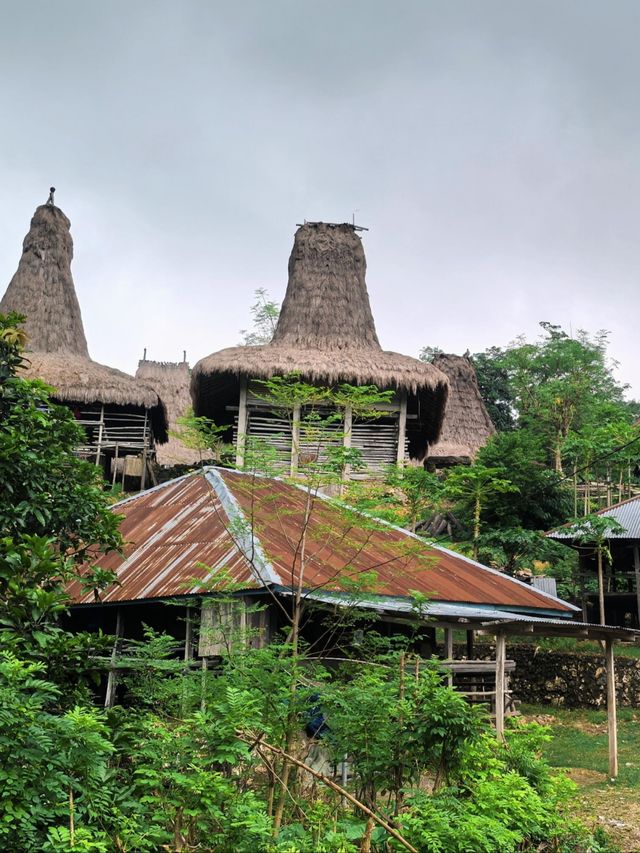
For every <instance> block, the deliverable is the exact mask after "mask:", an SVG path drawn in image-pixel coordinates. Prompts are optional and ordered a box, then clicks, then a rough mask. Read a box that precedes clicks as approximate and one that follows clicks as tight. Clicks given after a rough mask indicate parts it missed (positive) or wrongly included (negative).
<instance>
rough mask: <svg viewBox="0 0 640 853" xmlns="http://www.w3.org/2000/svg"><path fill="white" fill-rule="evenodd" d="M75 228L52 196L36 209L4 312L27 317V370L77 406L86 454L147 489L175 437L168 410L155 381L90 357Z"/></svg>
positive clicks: (0, 304) (1, 303)
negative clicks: (163, 448)
mask: <svg viewBox="0 0 640 853" xmlns="http://www.w3.org/2000/svg"><path fill="white" fill-rule="evenodd" d="M70 227H71V223H70V222H69V220H68V219H67V217H66V216H65V215H64V213H63V212H62V211H61V210H60V208H59V207H56V206H55V205H54V204H53V198H52V196H50V200H49V202H48V203H47V204H43V205H41V206H40V207H38V208H37V209H36V212H35V214H34V216H33V219H32V220H31V227H30V229H29V233H28V234H27V236H26V237H25V239H24V243H23V248H22V257H21V258H20V262H19V264H18V269H17V271H16V273H15V275H14V276H13V278H12V279H11V281H10V283H9V286H8V288H7V290H6V293H5V294H4V296H3V297H2V300H0V312H2V313H10V312H12V311H15V312H17V313H19V314H24V315H25V316H26V318H27V319H26V324H25V330H26V333H27V336H28V338H27V351H26V353H25V355H26V358H27V365H26V368H25V371H24V372H25V374H26V375H27V376H28V377H31V378H38V379H42V380H43V381H45V382H46V383H47V384H48V385H51V386H52V387H53V388H54V394H53V395H52V396H53V399H54V400H56V401H58V402H60V403H63V404H64V405H66V406H68V407H69V408H71V409H72V410H73V412H74V414H75V417H76V419H77V420H78V421H79V422H80V423H81V424H82V425H83V427H84V429H85V434H86V442H85V444H84V445H83V446H82V447H79V448H78V453H79V454H80V455H82V456H84V457H86V458H88V459H91V460H92V461H95V463H96V464H98V465H101V466H102V467H103V469H104V472H105V476H106V477H107V478H109V479H113V480H115V477H116V474H117V473H121V474H122V477H123V481H124V476H125V475H130V476H133V477H135V478H136V479H138V480H139V481H140V483H141V486H142V488H144V484H145V480H146V476H147V468H148V461H149V460H150V459H151V458H152V457H153V454H154V453H155V446H156V444H157V443H162V442H165V441H166V440H167V420H166V412H165V409H164V406H163V404H162V402H161V400H160V398H159V397H158V395H157V393H156V392H155V391H154V390H153V388H152V387H150V386H149V385H148V384H145V383H144V382H140V381H138V380H136V379H134V378H133V376H129V375H128V374H126V373H122V372H121V371H120V370H115V369H113V368H111V367H105V366H104V365H102V364H98V363H97V362H95V361H92V360H91V358H90V357H89V350H88V347H87V339H86V337H85V333H84V327H83V324H82V315H81V313H80V305H79V303H78V297H77V296H76V291H75V286H74V283H73V277H72V275H71V260H72V258H73V240H72V238H71V233H70Z"/></svg>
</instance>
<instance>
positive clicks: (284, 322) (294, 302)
mask: <svg viewBox="0 0 640 853" xmlns="http://www.w3.org/2000/svg"><path fill="white" fill-rule="evenodd" d="M366 269H367V262H366V258H365V254H364V249H363V246H362V241H361V240H360V238H359V237H358V235H357V234H356V232H355V230H354V228H353V226H352V225H348V224H344V225H330V224H328V223H326V222H308V223H305V224H304V225H302V226H301V227H300V228H298V230H297V231H296V234H295V237H294V241H293V249H292V250H291V255H290V257H289V281H288V284H287V292H286V294H285V297H284V302H283V303H282V309H281V311H280V316H279V318H278V324H277V326H276V330H275V332H274V335H273V340H272V343H273V344H274V345H275V346H283V347H300V348H302V349H305V348H315V349H339V350H342V349H351V348H356V349H360V348H363V347H364V348H367V349H378V350H380V349H381V347H380V342H379V341H378V335H377V333H376V327H375V323H374V321H373V314H372V313H371V305H370V304H369V294H368V293H367V286H366V283H365V273H366Z"/></svg>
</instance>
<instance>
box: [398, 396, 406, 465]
mask: <svg viewBox="0 0 640 853" xmlns="http://www.w3.org/2000/svg"><path fill="white" fill-rule="evenodd" d="M406 438H407V392H406V391H402V392H401V393H400V411H399V413H398V448H397V455H396V461H397V464H398V467H399V468H402V466H403V465H404V445H405V441H406Z"/></svg>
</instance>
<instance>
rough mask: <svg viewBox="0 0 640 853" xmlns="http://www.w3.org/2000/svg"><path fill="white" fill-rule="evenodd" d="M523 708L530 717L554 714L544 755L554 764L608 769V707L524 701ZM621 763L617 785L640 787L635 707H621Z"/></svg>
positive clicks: (639, 738) (600, 770)
mask: <svg viewBox="0 0 640 853" xmlns="http://www.w3.org/2000/svg"><path fill="white" fill-rule="evenodd" d="M520 710H521V712H522V714H524V715H525V716H527V717H531V716H534V717H541V716H547V715H553V717H554V721H553V722H552V723H551V734H552V735H553V740H552V741H551V742H550V743H548V744H547V745H546V746H545V749H544V756H545V758H546V759H547V761H548V762H549V763H550V764H551V765H552V766H553V767H564V768H569V767H579V768H583V769H585V770H594V771H596V772H598V773H603V774H606V773H607V772H608V755H609V753H608V741H607V715H606V712H605V711H588V710H579V711H567V710H561V709H558V708H552V707H549V706H547V705H522V707H521V709H520ZM618 763H619V776H618V781H617V783H616V784H617V786H618V787H628V788H640V711H636V710H634V709H633V708H619V709H618ZM593 784H594V785H598V784H602V783H599V782H597V781H595V782H594V783H593Z"/></svg>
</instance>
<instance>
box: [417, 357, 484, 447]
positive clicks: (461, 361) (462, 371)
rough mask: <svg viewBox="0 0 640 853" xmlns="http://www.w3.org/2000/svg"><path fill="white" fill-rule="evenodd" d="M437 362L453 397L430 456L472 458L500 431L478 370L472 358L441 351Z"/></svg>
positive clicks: (448, 402) (435, 360)
mask: <svg viewBox="0 0 640 853" xmlns="http://www.w3.org/2000/svg"><path fill="white" fill-rule="evenodd" d="M433 364H434V366H435V367H437V368H438V370H441V371H442V372H443V373H445V374H446V375H447V376H448V377H449V399H448V401H447V408H446V410H445V416H444V423H443V425H442V433H441V435H440V440H439V441H438V443H437V444H435V445H433V446H432V447H430V448H429V459H434V460H435V461H436V463H437V462H438V461H442V462H444V461H445V460H446V461H447V462H450V463H453V462H461V461H471V460H472V459H473V457H474V456H475V455H476V453H477V452H478V450H479V449H480V448H481V447H483V446H484V445H485V444H486V443H487V441H488V439H489V438H490V436H492V435H493V433H494V432H495V431H496V430H495V427H494V425H493V423H492V422H491V418H490V417H489V413H488V412H487V410H486V408H485V405H484V402H483V400H482V396H481V395H480V389H479V388H478V380H477V377H476V371H475V369H474V367H473V364H472V363H471V360H470V359H469V358H467V357H466V356H460V355H451V354H445V353H441V354H439V355H437V356H436V357H435V358H434V360H433Z"/></svg>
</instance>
